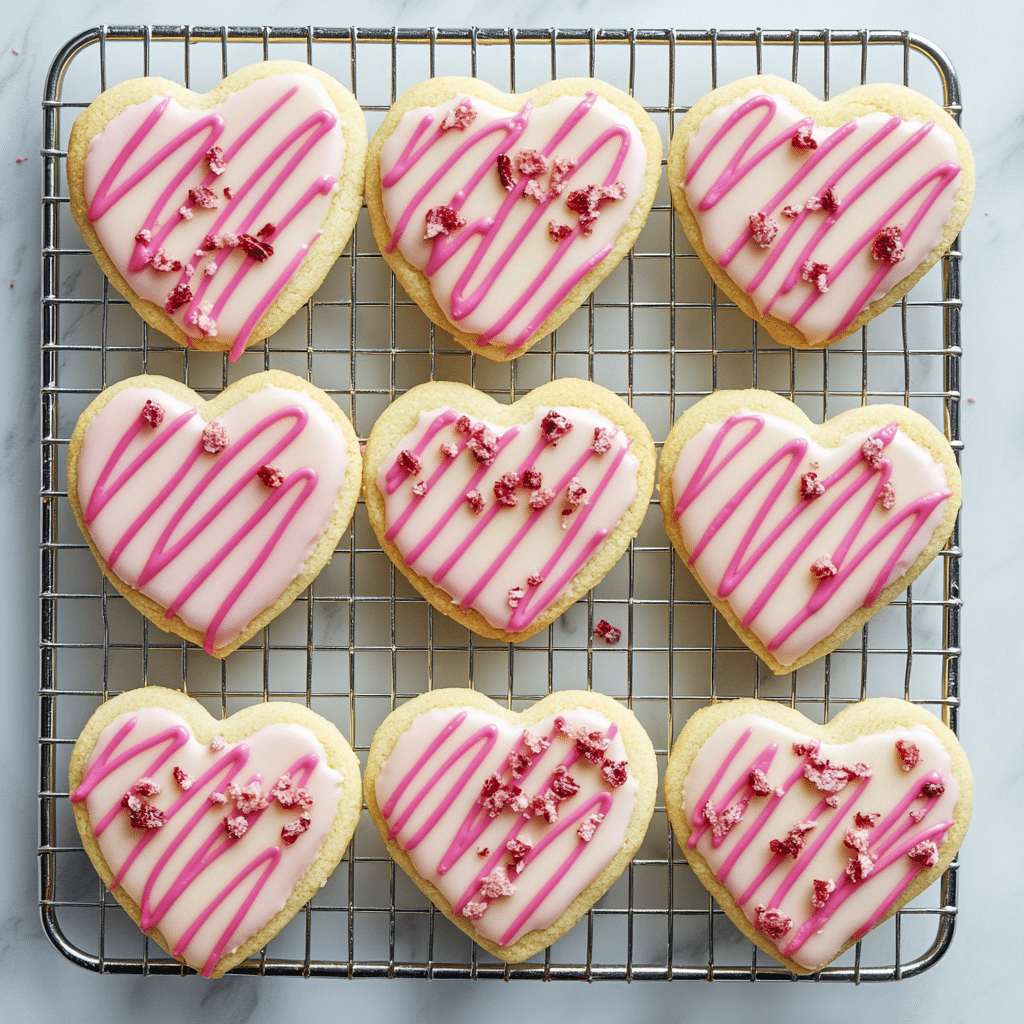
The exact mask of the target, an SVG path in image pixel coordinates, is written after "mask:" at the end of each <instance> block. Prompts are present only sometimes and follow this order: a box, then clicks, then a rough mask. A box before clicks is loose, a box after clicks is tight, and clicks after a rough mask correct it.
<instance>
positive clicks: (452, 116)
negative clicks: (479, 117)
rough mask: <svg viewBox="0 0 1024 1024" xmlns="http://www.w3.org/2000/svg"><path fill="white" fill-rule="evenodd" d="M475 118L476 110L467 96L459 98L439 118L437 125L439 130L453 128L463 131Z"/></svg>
mask: <svg viewBox="0 0 1024 1024" xmlns="http://www.w3.org/2000/svg"><path fill="white" fill-rule="evenodd" d="M475 120H476V111H475V110H474V109H473V104H472V103H471V102H470V101H469V98H468V97H467V98H464V99H462V100H460V101H459V102H458V103H457V104H456V105H455V106H454V107H452V108H451V110H449V111H448V113H447V114H445V115H444V117H443V118H442V119H441V124H440V125H439V127H440V129H441V131H443V132H447V131H450V130H451V129H452V128H454V129H455V130H456V131H460V132H464V131H465V130H466V129H467V128H468V127H469V126H470V125H471V124H472V123H473V122H474V121H475Z"/></svg>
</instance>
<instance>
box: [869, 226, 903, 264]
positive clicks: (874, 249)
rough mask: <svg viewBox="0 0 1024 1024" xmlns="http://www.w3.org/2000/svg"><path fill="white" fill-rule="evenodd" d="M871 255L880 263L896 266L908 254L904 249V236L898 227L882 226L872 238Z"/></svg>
mask: <svg viewBox="0 0 1024 1024" xmlns="http://www.w3.org/2000/svg"><path fill="white" fill-rule="evenodd" d="M871 255H872V256H873V257H874V258H875V259H876V260H878V262H879V263H888V264H889V265H890V266H893V267H894V266H896V264H897V263H899V262H901V261H902V260H903V259H904V257H905V256H906V255H907V254H906V252H904V250H903V236H902V234H901V233H900V229H899V228H898V227H895V226H893V227H888V228H882V230H881V231H879V232H878V234H877V235H875V237H874V238H873V239H872V240H871Z"/></svg>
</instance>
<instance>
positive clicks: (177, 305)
mask: <svg viewBox="0 0 1024 1024" xmlns="http://www.w3.org/2000/svg"><path fill="white" fill-rule="evenodd" d="M191 301H192V289H191V288H189V286H188V285H187V284H185V283H184V282H183V283H181V284H179V285H176V286H175V288H174V289H173V290H172V291H170V292H168V294H167V298H166V299H165V300H164V309H165V310H167V312H168V313H173V312H174V311H175V310H176V309H181V307H182V306H184V305H185V304H186V303H189V302H191Z"/></svg>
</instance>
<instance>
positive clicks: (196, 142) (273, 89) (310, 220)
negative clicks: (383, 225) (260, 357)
mask: <svg viewBox="0 0 1024 1024" xmlns="http://www.w3.org/2000/svg"><path fill="white" fill-rule="evenodd" d="M365 169H366V122H365V120H364V118H363V114H362V111H361V110H360V109H359V105H358V104H357V103H356V101H355V99H354V98H353V96H352V94H351V93H350V92H349V91H348V90H347V89H346V88H345V87H344V86H342V85H340V84H339V83H338V82H336V81H335V80H334V79H333V78H331V77H330V76H329V75H325V74H324V73H323V72H322V71H318V70H317V69H316V68H313V67H310V66H309V65H308V64H300V63H297V62H295V61H283V60H279V61H267V62H265V63H263V64H252V65H250V66H249V67H246V68H242V69H241V70H240V71H236V72H235V73H234V74H232V75H229V76H228V77H227V78H225V79H224V81H223V82H221V84H220V85H219V86H217V88H216V89H213V90H211V91H210V92H208V93H206V94H205V95H200V94H198V93H194V92H190V91H189V90H188V89H184V88H182V86H180V85H177V84H176V83H175V82H169V81H166V80H165V79H162V78H136V79H133V80H131V81H128V82H122V83H121V84H120V85H116V86H114V87H113V88H112V89H108V90H107V91H106V92H104V93H103V95H102V96H100V97H99V99H97V100H96V101H95V102H94V103H93V104H91V105H90V106H89V107H88V108H87V109H86V110H85V112H84V113H83V114H81V115H80V116H79V118H78V120H77V121H76V122H75V125H74V128H73V129H72V132H71V139H70V142H69V145H68V160H67V174H68V192H69V194H70V197H71V211H72V213H73V214H74V217H75V221H76V222H77V223H78V226H79V228H80V229H81V232H82V235H83V237H84V238H85V241H86V243H87V244H88V246H89V248H90V249H91V250H92V251H93V253H94V254H95V256H96V259H97V260H98V261H99V263H100V266H101V267H102V268H103V272H104V273H105V274H106V275H107V277H109V278H110V281H111V283H112V284H113V285H114V287H115V288H117V290H118V291H119V292H121V294H122V295H124V297H125V298H126V299H128V301H129V302H131V304H132V305H133V306H134V307H135V309H136V310H137V311H138V313H139V315H140V316H142V317H143V319H144V320H146V321H147V322H148V323H149V324H151V325H152V326H153V327H155V328H157V330H160V331H162V332H163V333H164V334H166V335H168V336H169V337H171V338H173V339H174V340H175V341H176V342H178V343H179V344H180V345H188V346H189V347H192V348H200V349H228V350H230V352H231V358H232V359H237V358H238V357H239V356H240V355H241V354H242V352H243V351H244V350H245V347H246V346H247V345H250V344H253V343H254V342H258V341H261V340H262V339H264V338H266V337H267V336H268V335H270V334H273V332H274V331H276V330H277V329H278V328H279V327H281V325H282V324H283V323H284V322H285V321H286V320H287V319H288V318H289V317H290V316H291V315H292V314H293V313H294V312H295V311H296V310H297V309H298V308H299V307H300V306H301V305H302V304H303V303H304V302H305V301H306V300H307V299H308V298H309V296H310V295H312V294H313V292H314V291H315V290H316V289H317V287H318V286H319V285H320V282H321V281H323V279H324V278H325V277H326V276H327V272H328V271H329V270H330V269H331V266H332V265H333V264H334V261H335V260H336V259H337V257H338V255H339V253H340V252H341V250H342V248H343V247H344V245H345V243H346V242H347V241H348V237H349V235H350V234H351V232H352V228H353V226H354V225H355V222H356V217H357V216H358V215H359V210H360V207H361V206H362V194H363V181H364V177H365Z"/></svg>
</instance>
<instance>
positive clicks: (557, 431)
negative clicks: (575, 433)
mask: <svg viewBox="0 0 1024 1024" xmlns="http://www.w3.org/2000/svg"><path fill="white" fill-rule="evenodd" d="M570 430H572V420H570V419H569V418H568V417H566V416H563V415H562V414H561V413H560V412H556V411H555V410H554V409H551V410H549V411H548V414H547V415H546V416H545V417H544V419H542V420H541V421H540V432H541V434H542V435H543V437H544V440H545V441H546V442H547V443H548V444H550V445H552V446H553V445H557V444H558V442H559V441H561V440H562V438H563V437H565V435H566V434H568V433H569V431H570Z"/></svg>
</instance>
